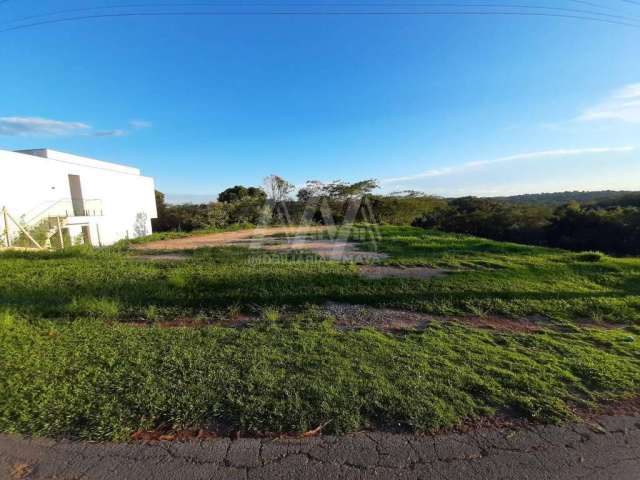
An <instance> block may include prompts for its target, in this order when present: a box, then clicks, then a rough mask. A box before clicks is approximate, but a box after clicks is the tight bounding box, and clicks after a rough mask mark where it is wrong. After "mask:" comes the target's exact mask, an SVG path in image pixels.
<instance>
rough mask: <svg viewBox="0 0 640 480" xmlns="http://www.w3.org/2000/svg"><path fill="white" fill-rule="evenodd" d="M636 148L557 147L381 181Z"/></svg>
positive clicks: (441, 175) (401, 179)
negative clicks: (499, 164)
mask: <svg viewBox="0 0 640 480" xmlns="http://www.w3.org/2000/svg"><path fill="white" fill-rule="evenodd" d="M635 149H636V148H635V147H631V146H627V147H595V148H573V149H557V150H543V151H540V152H530V153H520V154H517V155H509V156H506V157H499V158H494V159H492V160H479V161H475V162H468V163H463V164H461V165H455V166H451V167H443V168H435V169H432V170H427V171H426V172H422V173H417V174H414V175H408V176H406V177H395V178H385V179H382V180H381V181H380V183H381V184H388V183H396V182H400V183H402V182H410V181H412V180H420V179H425V178H434V177H443V176H446V175H453V174H459V173H465V172H467V171H469V170H474V169H476V168H480V167H484V166H487V165H495V164H498V163H506V162H517V161H522V160H535V159H545V158H562V157H575V156H581V155H594V154H602V153H625V152H632V151H634V150H635Z"/></svg>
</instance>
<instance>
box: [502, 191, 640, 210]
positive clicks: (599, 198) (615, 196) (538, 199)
mask: <svg viewBox="0 0 640 480" xmlns="http://www.w3.org/2000/svg"><path fill="white" fill-rule="evenodd" d="M639 195H640V192H634V191H624V190H617V191H616V190H601V191H597V192H581V191H574V192H556V193H528V194H525V195H513V196H511V197H492V199H493V200H499V201H502V202H508V203H513V204H518V205H546V206H558V205H564V204H566V203H570V202H578V203H582V204H606V205H616V204H617V203H618V201H619V200H623V199H625V197H629V196H633V197H636V196H639Z"/></svg>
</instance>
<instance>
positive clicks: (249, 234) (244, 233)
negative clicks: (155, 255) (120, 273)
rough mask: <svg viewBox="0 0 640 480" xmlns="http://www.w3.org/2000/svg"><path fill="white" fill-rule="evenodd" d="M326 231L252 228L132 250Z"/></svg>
mask: <svg viewBox="0 0 640 480" xmlns="http://www.w3.org/2000/svg"><path fill="white" fill-rule="evenodd" d="M326 231H330V228H329V227H325V226H307V227H270V228H250V229H246V230H237V231H234V232H222V233H210V234H207V235H195V236H193V237H184V238H173V239H169V240H157V241H155V242H149V243H142V244H139V245H132V247H131V248H133V249H135V250H193V249H195V248H201V247H215V246H223V245H230V244H233V243H234V242H237V241H238V240H242V239H252V238H254V239H255V238H261V237H266V236H270V235H287V236H292V237H294V236H296V235H304V234H310V233H321V232H326Z"/></svg>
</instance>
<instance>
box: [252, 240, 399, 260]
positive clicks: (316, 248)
mask: <svg viewBox="0 0 640 480" xmlns="http://www.w3.org/2000/svg"><path fill="white" fill-rule="evenodd" d="M264 249H265V250H270V251H277V252H283V251H304V252H310V253H313V254H315V255H318V256H319V257H320V258H323V259H325V260H336V261H343V262H366V261H371V260H382V259H384V258H387V255H386V254H384V253H379V252H366V251H362V250H358V247H357V244H355V243H351V242H344V241H339V240H306V239H304V238H300V237H297V238H293V239H289V240H286V239H285V240H283V241H280V242H277V243H276V242H274V243H271V244H267V245H265V246H264Z"/></svg>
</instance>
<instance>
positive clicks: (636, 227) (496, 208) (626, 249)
mask: <svg viewBox="0 0 640 480" xmlns="http://www.w3.org/2000/svg"><path fill="white" fill-rule="evenodd" d="M414 224H415V225H418V226H422V227H433V228H438V229H441V230H444V231H447V232H456V233H465V234H470V235H477V236H481V237H486V238H491V239H493V240H500V241H509V242H518V243H525V244H531V245H547V246H552V247H560V248H566V249H569V250H578V251H580V250H600V251H603V252H606V253H610V254H613V255H637V254H640V208H638V207H610V208H606V209H605V208H598V207H595V206H586V207H585V206H581V205H580V204H578V203H571V204H568V205H564V206H562V207H558V208H556V209H555V210H551V209H550V208H549V207H544V206H532V205H520V204H515V205H512V204H509V203H505V202H500V201H497V200H491V199H486V198H475V197H466V198H458V199H455V200H451V201H450V202H449V204H448V207H447V208H443V209H439V210H435V211H434V212H432V213H430V214H427V215H425V216H423V217H422V218H421V219H419V220H418V221H416V222H415V223H414Z"/></svg>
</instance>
